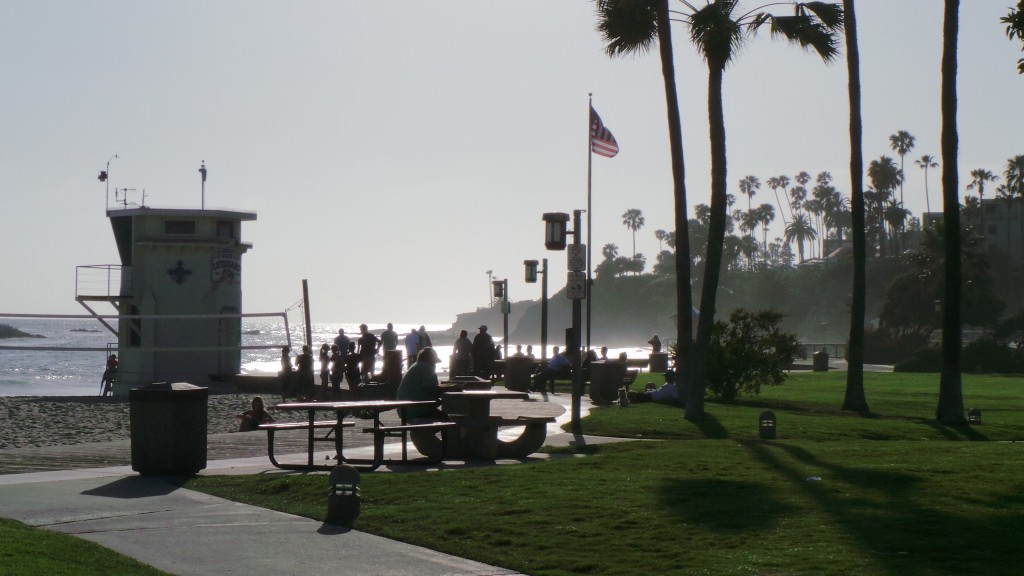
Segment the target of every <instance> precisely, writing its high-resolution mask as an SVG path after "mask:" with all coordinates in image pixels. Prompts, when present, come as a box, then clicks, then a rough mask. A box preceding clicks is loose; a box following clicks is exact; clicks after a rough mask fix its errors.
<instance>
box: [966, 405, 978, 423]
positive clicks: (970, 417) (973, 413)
mask: <svg viewBox="0 0 1024 576" xmlns="http://www.w3.org/2000/svg"><path fill="white" fill-rule="evenodd" d="M967 423H968V424H981V410H979V409H978V408H971V409H970V410H968V411H967Z"/></svg>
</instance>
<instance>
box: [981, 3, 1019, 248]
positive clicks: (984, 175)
mask: <svg viewBox="0 0 1024 576" xmlns="http://www.w3.org/2000/svg"><path fill="white" fill-rule="evenodd" d="M1021 1H1022V2H1024V0H1021ZM998 179H999V176H996V175H995V174H993V173H992V172H991V171H989V170H985V169H984V168H975V169H974V170H971V183H970V184H968V185H967V189H968V190H974V189H975V188H977V189H978V205H979V207H980V208H981V210H980V211H979V214H980V215H981V235H982V237H983V238H984V237H985V182H995V181H996V180H998Z"/></svg>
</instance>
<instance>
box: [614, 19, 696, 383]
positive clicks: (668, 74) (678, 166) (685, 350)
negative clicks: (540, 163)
mask: <svg viewBox="0 0 1024 576" xmlns="http://www.w3.org/2000/svg"><path fill="white" fill-rule="evenodd" d="M597 12H598V30H599V31H600V32H601V34H602V36H603V37H604V38H605V39H606V40H607V41H608V45H607V47H606V52H607V53H608V55H609V56H616V55H623V54H630V53H636V52H646V51H647V50H649V49H650V48H651V46H652V45H653V43H654V41H655V38H657V42H658V50H659V55H660V56H661V76H662V83H663V86H664V89H665V108H666V114H667V116H668V140H669V149H670V152H671V157H672V184H673V185H672V194H673V198H674V200H675V230H674V231H673V233H674V234H675V237H676V239H677V240H676V241H677V245H676V251H675V252H676V256H675V257H676V310H692V309H693V293H692V292H691V288H690V264H691V258H690V230H689V221H688V220H687V214H686V213H687V200H686V168H685V163H684V162H683V128H682V120H681V116H680V113H679V96H678V94H677V92H676V73H675V62H674V58H673V56H672V28H671V26H670V25H669V10H668V0H654V1H652V2H621V1H615V0H598V2H597ZM692 348H693V317H692V315H691V314H676V354H677V357H678V359H679V362H678V363H679V364H680V365H681V366H686V367H689V366H691V365H692V362H691V361H690V355H691V351H692ZM679 376H680V381H681V382H680V383H681V384H684V385H685V384H686V383H687V382H688V381H689V372H688V371H687V370H684V371H681V372H680V374H679Z"/></svg>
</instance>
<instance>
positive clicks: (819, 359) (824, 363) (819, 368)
mask: <svg viewBox="0 0 1024 576" xmlns="http://www.w3.org/2000/svg"><path fill="white" fill-rule="evenodd" d="M812 369H813V371H814V372H828V350H825V349H824V348H822V349H821V350H818V351H817V352H815V353H814V360H813V361H812Z"/></svg>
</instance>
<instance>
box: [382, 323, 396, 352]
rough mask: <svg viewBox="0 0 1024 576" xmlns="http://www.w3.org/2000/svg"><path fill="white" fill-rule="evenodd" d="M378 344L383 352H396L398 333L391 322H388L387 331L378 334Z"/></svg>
mask: <svg viewBox="0 0 1024 576" xmlns="http://www.w3.org/2000/svg"><path fill="white" fill-rule="evenodd" d="M380 343H381V347H382V348H384V351H385V352H388V351H390V350H398V332H395V326H394V325H393V324H391V322H388V329H387V330H385V331H383V332H381V333H380Z"/></svg>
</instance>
